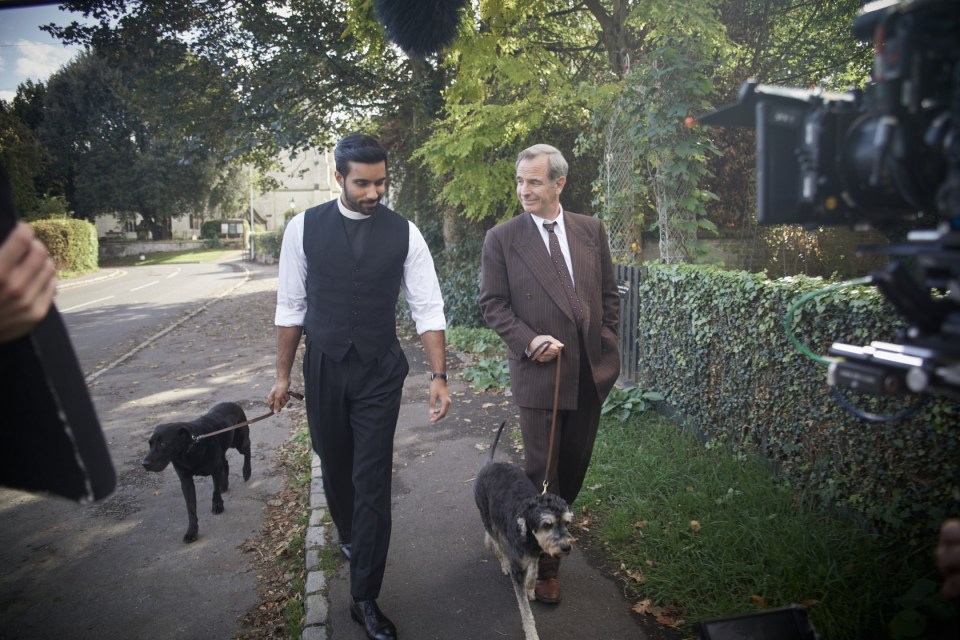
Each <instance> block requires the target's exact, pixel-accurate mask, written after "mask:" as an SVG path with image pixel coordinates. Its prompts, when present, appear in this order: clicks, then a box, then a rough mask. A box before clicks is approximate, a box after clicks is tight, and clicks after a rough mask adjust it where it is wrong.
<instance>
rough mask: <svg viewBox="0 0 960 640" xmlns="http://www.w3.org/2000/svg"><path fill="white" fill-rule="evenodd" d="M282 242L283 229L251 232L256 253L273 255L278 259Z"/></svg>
mask: <svg viewBox="0 0 960 640" xmlns="http://www.w3.org/2000/svg"><path fill="white" fill-rule="evenodd" d="M282 244H283V229H281V230H279V231H266V232H263V233H255V234H253V246H254V250H255V253H256V254H257V255H261V254H262V255H267V256H273V258H274V260H279V259H280V246H281V245H282Z"/></svg>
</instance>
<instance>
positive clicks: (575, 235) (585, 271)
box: [564, 214, 598, 300]
mask: <svg viewBox="0 0 960 640" xmlns="http://www.w3.org/2000/svg"><path fill="white" fill-rule="evenodd" d="M564 229H565V230H566V232H567V247H568V248H569V249H570V262H571V263H573V282H574V287H575V288H576V289H577V294H578V295H580V296H581V300H582V298H583V294H585V293H586V292H585V291H581V290H580V283H581V282H598V280H597V278H596V274H595V273H593V265H594V264H596V263H595V261H594V254H595V252H596V251H597V246H596V244H595V243H594V242H593V241H592V240H591V239H590V237H589V236H588V235H587V234H586V233H585V232H584V230H583V228H582V227H581V226H580V225H579V224H578V222H577V219H576V218H574V217H573V216H572V215H566V214H565V215H564Z"/></svg>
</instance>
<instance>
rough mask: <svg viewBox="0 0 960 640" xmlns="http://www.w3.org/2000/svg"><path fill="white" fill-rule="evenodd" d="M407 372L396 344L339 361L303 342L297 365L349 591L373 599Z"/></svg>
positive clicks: (385, 543)
mask: <svg viewBox="0 0 960 640" xmlns="http://www.w3.org/2000/svg"><path fill="white" fill-rule="evenodd" d="M408 371H409V365H408V363H407V358H406V356H405V355H404V353H403V350H402V349H401V348H400V344H399V343H394V344H393V346H391V347H390V348H389V349H388V350H387V351H386V352H384V353H383V354H382V355H381V356H380V357H379V358H376V359H374V360H372V361H369V362H362V361H361V360H360V357H359V355H357V352H356V350H355V349H350V351H349V352H348V353H347V355H346V356H345V357H344V358H343V360H341V361H336V360H334V359H333V358H331V357H330V356H327V355H325V354H324V353H323V352H322V351H320V349H319V348H318V347H317V346H316V345H313V344H312V343H311V341H310V340H309V339H308V340H307V344H306V351H305V354H304V359H303V377H304V382H305V384H306V404H307V424H308V425H309V428H310V440H311V442H312V444H313V450H314V451H316V453H317V456H319V458H320V465H321V473H322V476H323V491H324V493H325V494H326V498H327V508H328V509H329V510H330V517H331V518H332V519H333V523H334V524H335V525H336V527H337V532H338V533H339V535H340V541H341V542H349V543H350V545H351V560H350V592H351V595H352V596H353V597H354V598H355V599H357V600H366V599H373V598H377V597H378V596H379V595H380V585H381V584H382V583H383V574H384V570H385V569H386V565H387V551H388V550H389V547H390V532H391V514H390V488H391V480H392V473H393V435H394V432H395V431H396V429H397V417H398V416H399V414H400V399H401V394H402V392H403V380H404V378H406V376H407V372H408Z"/></svg>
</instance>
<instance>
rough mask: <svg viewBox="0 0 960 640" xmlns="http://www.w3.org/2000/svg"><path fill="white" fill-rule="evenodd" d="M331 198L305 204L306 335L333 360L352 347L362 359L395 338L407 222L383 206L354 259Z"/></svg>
mask: <svg viewBox="0 0 960 640" xmlns="http://www.w3.org/2000/svg"><path fill="white" fill-rule="evenodd" d="M342 216H343V214H342V213H340V208H339V206H338V205H337V201H336V200H331V201H330V202H327V203H325V204H321V205H318V206H316V207H312V208H310V209H307V211H306V213H305V214H304V219H303V252H304V255H305V256H306V259H307V315H306V318H305V319H304V321H303V327H304V330H305V331H306V334H307V337H308V339H309V340H311V341H312V342H313V343H314V344H316V345H317V346H319V347H320V350H321V351H323V353H325V354H327V355H329V356H331V357H332V358H334V359H335V360H338V361H339V360H342V359H343V357H344V356H345V355H346V354H347V352H348V351H349V350H350V347H351V346H352V347H354V348H355V349H356V350H357V353H358V354H360V358H361V359H362V360H363V361H364V362H366V361H369V360H372V359H374V358H376V357H377V356H379V355H381V354H382V353H383V352H384V351H386V350H387V349H388V348H389V347H390V346H391V345H392V344H393V343H394V342H396V340H397V322H396V306H397V296H398V295H399V294H400V281H401V279H402V278H403V263H404V261H405V260H406V258H407V249H408V247H409V244H410V227H409V224H410V223H409V222H407V220H406V219H405V218H403V217H402V216H400V215H399V214H397V213H394V212H393V211H391V210H390V209H388V208H387V207H385V206H383V205H378V206H377V211H376V213H374V215H373V217H372V218H370V219H369V220H367V221H366V222H364V223H363V224H370V225H372V226H371V228H370V231H369V236H368V237H367V242H366V247H365V248H364V250H363V254H362V255H361V256H360V257H359V260H358V259H356V258H354V255H353V252H352V251H351V249H350V242H349V239H348V238H347V233H346V231H345V230H344V223H343V220H341V217H342Z"/></svg>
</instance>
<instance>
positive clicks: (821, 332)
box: [638, 265, 960, 539]
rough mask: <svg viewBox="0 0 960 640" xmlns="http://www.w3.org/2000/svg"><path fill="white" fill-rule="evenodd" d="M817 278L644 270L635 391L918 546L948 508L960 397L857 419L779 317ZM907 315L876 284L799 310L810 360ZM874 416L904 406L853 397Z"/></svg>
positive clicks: (876, 336)
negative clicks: (907, 413) (888, 419)
mask: <svg viewBox="0 0 960 640" xmlns="http://www.w3.org/2000/svg"><path fill="white" fill-rule="evenodd" d="M823 286H824V283H823V281H822V280H821V279H818V278H806V277H802V276H797V277H793V278H783V279H780V280H768V279H766V278H765V277H764V276H763V275H760V274H749V273H745V272H726V271H721V270H717V269H713V268H709V267H692V266H683V265H672V266H665V265H650V266H649V268H648V269H647V278H646V280H645V281H643V282H642V283H641V284H640V286H639V292H638V293H639V295H638V300H639V301H640V302H639V304H640V310H639V325H638V329H639V333H638V336H639V337H638V342H639V346H640V351H641V353H640V359H639V362H640V366H641V370H640V375H639V380H638V384H639V385H640V386H641V387H646V388H652V389H656V390H657V391H659V392H660V393H662V394H663V395H664V397H665V398H666V400H667V402H668V404H669V405H670V406H672V407H673V408H674V409H676V411H677V412H678V415H680V416H681V417H683V418H684V420H685V421H686V422H688V423H689V424H692V425H696V427H697V428H698V429H699V430H701V431H702V434H703V436H704V437H705V438H707V439H709V440H710V441H712V442H716V443H720V444H722V446H725V447H728V448H729V449H730V450H736V451H742V452H747V453H758V454H760V455H762V456H764V457H766V458H767V459H769V460H771V461H773V462H774V463H776V464H777V465H778V467H779V470H780V473H781V474H782V476H783V477H784V478H785V480H787V481H788V482H789V483H790V484H792V485H794V486H798V487H799V486H803V487H807V488H809V490H810V491H811V492H812V493H813V494H815V495H817V496H818V497H819V498H820V499H822V500H824V501H825V502H827V503H829V504H833V505H836V506H837V507H840V508H844V509H849V510H850V511H851V512H852V513H856V514H859V516H861V517H863V518H864V519H865V520H866V521H867V522H869V523H870V525H871V526H874V527H876V528H877V529H879V530H881V531H884V532H886V533H888V534H890V535H892V536H895V537H898V538H910V537H915V538H924V539H927V537H928V536H929V535H930V534H931V530H932V528H933V527H935V526H936V524H937V523H938V522H939V520H940V519H942V517H943V515H944V513H945V510H946V509H947V508H949V505H950V504H951V479H952V477H953V474H954V472H955V465H956V458H957V455H958V452H960V433H958V431H957V429H956V426H955V425H956V424H958V422H960V420H958V418H960V416H958V406H957V403H956V402H955V401H948V400H945V399H933V400H931V401H930V402H929V403H928V404H927V405H926V406H925V408H924V409H923V410H922V411H921V412H920V413H919V414H918V415H916V416H914V417H913V418H911V419H909V420H903V421H900V422H896V423H889V424H880V425H877V424H867V423H863V422H861V421H859V420H858V419H856V418H854V417H853V416H851V415H850V414H848V413H847V412H846V411H844V410H843V408H842V407H841V406H840V405H839V404H838V403H837V402H836V401H835V400H834V399H833V398H831V397H830V395H829V390H828V389H829V388H828V386H827V384H826V381H825V377H826V371H825V370H824V369H823V368H822V367H820V366H819V365H816V364H814V363H813V362H812V361H811V360H808V359H807V358H805V357H803V356H801V355H800V354H799V353H797V351H796V350H795V349H794V348H793V346H792V345H791V343H790V342H789V340H788V338H787V336H786V333H785V331H784V328H783V318H784V316H785V315H786V312H787V309H788V308H789V306H790V304H791V303H792V302H793V301H794V300H796V299H797V298H799V297H800V296H801V295H802V294H804V293H806V292H808V291H812V290H815V289H819V288H822V287H823ZM900 323H901V320H900V318H899V316H897V314H896V313H895V311H894V310H893V309H892V307H890V306H889V305H888V304H886V303H885V302H884V300H883V299H882V296H881V295H880V294H879V293H878V292H877V291H876V290H875V289H873V288H854V289H843V290H837V291H833V292H830V293H828V294H825V295H822V296H819V297H817V298H816V299H815V301H813V302H811V304H809V305H807V306H805V307H801V309H800V310H799V311H798V313H797V314H796V316H795V327H794V330H795V331H796V333H797V337H798V338H799V339H800V341H801V342H803V343H804V344H805V345H806V346H807V347H808V348H810V349H811V350H812V351H813V352H814V353H819V354H825V353H826V351H827V348H828V347H829V346H830V345H831V344H832V343H833V342H834V341H837V342H845V343H849V344H868V343H869V342H870V341H872V340H881V341H884V340H885V341H894V340H895V332H896V328H897V327H898V326H899V325H900ZM850 399H851V400H852V401H853V402H854V403H855V404H858V405H860V406H861V407H862V408H863V409H865V410H867V411H870V412H872V413H875V414H881V415H891V414H894V413H897V412H898V411H900V410H901V409H903V408H904V407H905V406H906V405H907V404H908V403H909V402H910V401H909V400H904V399H898V398H894V399H889V398H888V399H880V398H873V397H868V396H860V395H857V396H851V398H850Z"/></svg>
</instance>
